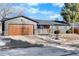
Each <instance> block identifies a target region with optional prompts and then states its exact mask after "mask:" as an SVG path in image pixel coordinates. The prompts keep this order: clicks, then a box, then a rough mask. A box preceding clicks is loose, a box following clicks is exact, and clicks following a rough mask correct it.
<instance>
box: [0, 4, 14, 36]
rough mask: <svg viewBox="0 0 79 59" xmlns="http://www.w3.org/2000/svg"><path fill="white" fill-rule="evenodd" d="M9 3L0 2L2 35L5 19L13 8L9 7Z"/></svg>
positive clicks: (9, 15)
mask: <svg viewBox="0 0 79 59" xmlns="http://www.w3.org/2000/svg"><path fill="white" fill-rule="evenodd" d="M10 6H11V4H0V19H1V24H2V35H4V30H5V20H6V19H7V18H8V17H11V14H12V13H13V9H11V7H10Z"/></svg>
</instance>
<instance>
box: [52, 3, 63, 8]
mask: <svg viewBox="0 0 79 59" xmlns="http://www.w3.org/2000/svg"><path fill="white" fill-rule="evenodd" d="M53 6H58V7H63V6H64V3H53Z"/></svg>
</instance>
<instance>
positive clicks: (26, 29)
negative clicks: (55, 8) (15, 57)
mask: <svg viewBox="0 0 79 59" xmlns="http://www.w3.org/2000/svg"><path fill="white" fill-rule="evenodd" d="M4 21H5V25H4V29H5V30H4V35H38V34H53V33H54V31H55V30H56V29H57V28H59V30H60V33H66V31H67V30H68V29H69V27H70V25H69V24H68V23H66V22H64V21H48V20H35V19H31V18H28V17H25V16H17V17H13V18H6V19H5V20H4ZM1 28H2V27H1Z"/></svg>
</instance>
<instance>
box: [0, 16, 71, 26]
mask: <svg viewBox="0 0 79 59" xmlns="http://www.w3.org/2000/svg"><path fill="white" fill-rule="evenodd" d="M19 17H23V18H26V19H29V20H31V21H34V22H36V23H37V24H38V25H57V26H66V25H67V26H68V25H69V24H68V23H67V22H64V21H52V20H37V19H31V18H29V17H26V16H16V17H13V18H5V19H4V20H2V21H1V22H3V21H8V20H12V19H15V18H19Z"/></svg>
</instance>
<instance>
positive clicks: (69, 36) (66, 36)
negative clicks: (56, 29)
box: [59, 34, 79, 42]
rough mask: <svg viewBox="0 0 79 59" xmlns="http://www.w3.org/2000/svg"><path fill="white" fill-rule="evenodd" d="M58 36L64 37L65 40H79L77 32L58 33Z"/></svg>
mask: <svg viewBox="0 0 79 59" xmlns="http://www.w3.org/2000/svg"><path fill="white" fill-rule="evenodd" d="M59 36H60V38H62V39H64V41H66V42H69V41H74V40H79V35H78V34H60V35H59Z"/></svg>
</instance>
